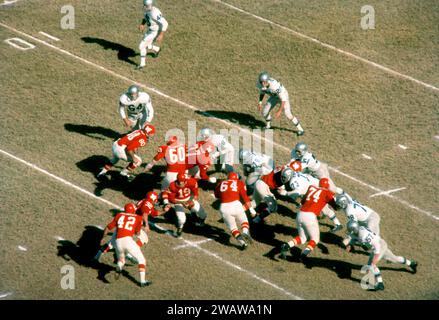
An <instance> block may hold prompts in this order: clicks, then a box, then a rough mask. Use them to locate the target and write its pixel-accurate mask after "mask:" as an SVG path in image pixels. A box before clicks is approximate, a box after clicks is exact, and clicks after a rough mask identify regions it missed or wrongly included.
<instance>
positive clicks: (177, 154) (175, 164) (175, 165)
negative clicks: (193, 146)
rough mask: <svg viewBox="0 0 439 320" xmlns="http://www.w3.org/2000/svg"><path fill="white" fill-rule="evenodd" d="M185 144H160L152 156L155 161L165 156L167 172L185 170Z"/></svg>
mask: <svg viewBox="0 0 439 320" xmlns="http://www.w3.org/2000/svg"><path fill="white" fill-rule="evenodd" d="M186 153H187V146H186V145H185V144H183V143H177V144H174V145H170V146H167V145H165V146H161V147H159V149H158V150H157V154H156V155H155V157H154V160H155V161H159V160H160V159H163V158H165V160H166V163H167V165H168V167H167V171H168V172H183V173H184V172H185V171H186V163H187V156H186Z"/></svg>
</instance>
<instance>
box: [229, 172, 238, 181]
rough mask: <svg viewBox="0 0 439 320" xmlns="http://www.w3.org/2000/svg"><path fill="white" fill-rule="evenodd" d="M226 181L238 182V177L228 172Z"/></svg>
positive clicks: (234, 173)
mask: <svg viewBox="0 0 439 320" xmlns="http://www.w3.org/2000/svg"><path fill="white" fill-rule="evenodd" d="M227 179H229V180H239V176H238V174H237V173H236V172H230V173H229V175H228V176H227Z"/></svg>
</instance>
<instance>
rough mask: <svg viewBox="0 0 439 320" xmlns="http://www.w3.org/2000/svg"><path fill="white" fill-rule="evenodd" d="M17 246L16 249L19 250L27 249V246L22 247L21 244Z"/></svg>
mask: <svg viewBox="0 0 439 320" xmlns="http://www.w3.org/2000/svg"><path fill="white" fill-rule="evenodd" d="M17 248H18V250H20V251H27V248H26V247H23V246H18V247H17Z"/></svg>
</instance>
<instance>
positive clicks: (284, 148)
mask: <svg viewBox="0 0 439 320" xmlns="http://www.w3.org/2000/svg"><path fill="white" fill-rule="evenodd" d="M0 26H2V27H4V28H6V29H9V30H11V31H13V32H16V33H18V34H21V35H22V36H24V37H27V38H29V39H32V40H34V41H35V42H38V43H41V44H43V45H45V46H47V47H49V48H52V49H54V50H55V51H58V52H60V53H63V54H65V55H67V56H69V57H72V58H74V59H77V60H79V61H82V62H84V63H85V64H88V65H90V66H93V67H95V68H97V69H99V70H101V71H103V72H105V73H107V74H110V75H112V76H114V77H117V78H119V79H122V80H124V81H127V82H129V83H133V84H136V85H138V86H140V87H143V88H145V89H147V90H149V91H151V92H154V93H156V94H157V95H159V96H162V97H164V98H166V99H168V100H171V101H174V102H176V103H178V104H180V105H182V106H184V107H186V108H189V109H191V110H194V111H202V110H201V109H199V108H197V107H195V106H193V105H190V104H188V103H186V102H183V101H181V100H179V99H177V98H174V97H171V96H169V95H167V94H165V93H163V92H161V91H159V90H158V89H156V88H153V87H148V86H147V85H146V84H143V83H140V82H137V81H134V80H133V79H130V78H128V77H125V76H123V75H121V74H119V73H116V72H114V71H112V70H109V69H107V68H105V67H103V66H101V65H98V64H96V63H94V62H91V61H89V60H87V59H84V58H82V57H79V56H77V55H75V54H73V53H71V52H69V51H67V50H64V49H61V48H59V47H57V46H54V45H53V44H50V43H48V42H46V41H43V40H41V39H38V38H35V37H33V36H31V35H29V34H27V33H25V32H22V31H19V30H17V29H15V28H13V27H10V26H8V25H6V24H4V23H1V22H0ZM213 119H215V120H217V121H218V122H221V123H224V124H225V125H227V126H230V127H235V128H237V129H239V130H241V131H244V132H246V133H248V134H250V135H252V136H254V137H256V138H257V139H261V138H262V139H263V140H265V141H266V142H268V141H267V140H266V139H265V138H263V137H260V136H259V135H257V134H255V133H253V132H251V131H250V130H248V129H245V128H242V127H240V126H238V125H236V124H233V123H231V122H228V121H226V120H224V119H219V118H215V117H214V118H213ZM273 144H274V145H275V146H277V147H279V148H280V149H283V150H285V151H288V152H290V151H291V150H290V149H291V148H288V147H286V146H284V145H281V144H279V143H277V142H273ZM328 168H329V170H331V171H333V172H335V173H337V174H339V175H342V176H344V177H346V178H348V179H350V180H352V181H355V182H357V183H359V184H361V185H362V186H365V187H367V188H369V189H371V190H374V191H376V192H383V191H384V190H381V189H379V188H377V187H375V186H373V185H370V184H368V183H366V182H363V181H361V180H359V179H358V178H355V177H353V176H350V175H348V174H346V173H344V172H342V171H340V170H337V169H335V168H333V167H328ZM385 196H386V197H389V198H390V199H393V200H394V201H397V202H399V203H401V204H403V205H404V206H407V207H409V208H411V209H413V210H415V211H418V212H420V213H424V214H426V215H428V216H429V217H432V218H433V219H435V220H438V221H439V217H437V216H435V215H433V214H432V213H431V212H429V211H426V210H423V209H420V208H418V207H417V206H414V205H412V204H410V203H408V202H407V201H405V200H402V199H400V198H397V197H395V196H393V195H385Z"/></svg>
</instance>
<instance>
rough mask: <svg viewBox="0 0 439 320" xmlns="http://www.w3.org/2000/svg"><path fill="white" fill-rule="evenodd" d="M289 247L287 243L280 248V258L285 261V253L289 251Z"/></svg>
mask: <svg viewBox="0 0 439 320" xmlns="http://www.w3.org/2000/svg"><path fill="white" fill-rule="evenodd" d="M290 249H291V247H290V245H289V244H288V243H283V244H282V246H281V247H280V257H281V258H282V259H285V258H286V257H287V252H288V251H290Z"/></svg>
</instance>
